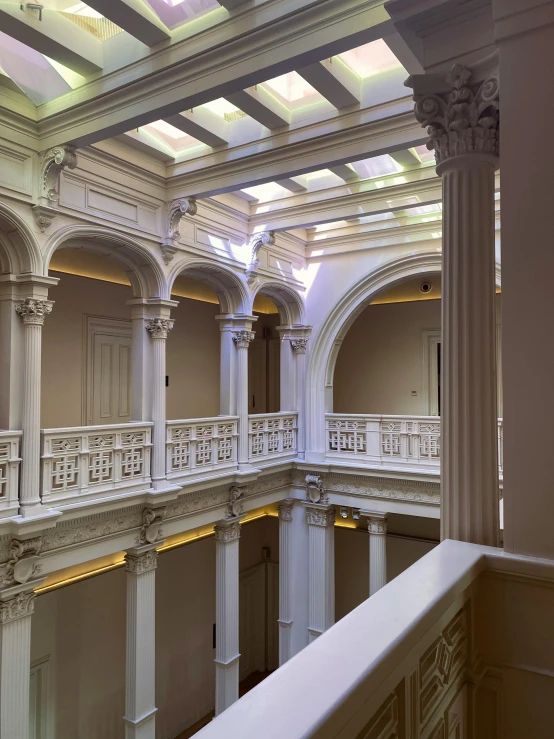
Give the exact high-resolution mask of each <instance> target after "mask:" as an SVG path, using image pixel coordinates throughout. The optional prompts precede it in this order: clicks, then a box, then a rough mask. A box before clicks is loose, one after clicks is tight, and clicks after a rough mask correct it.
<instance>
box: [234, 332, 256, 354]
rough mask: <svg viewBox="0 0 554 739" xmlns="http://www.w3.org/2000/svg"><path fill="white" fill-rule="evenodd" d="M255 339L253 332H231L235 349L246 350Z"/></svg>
mask: <svg viewBox="0 0 554 739" xmlns="http://www.w3.org/2000/svg"><path fill="white" fill-rule="evenodd" d="M255 338H256V334H255V333H254V331H248V330H247V329H244V328H243V329H239V330H238V331H233V341H234V342H235V346H236V347H237V349H248V347H249V346H250V344H251V343H252V342H253V341H254V339H255Z"/></svg>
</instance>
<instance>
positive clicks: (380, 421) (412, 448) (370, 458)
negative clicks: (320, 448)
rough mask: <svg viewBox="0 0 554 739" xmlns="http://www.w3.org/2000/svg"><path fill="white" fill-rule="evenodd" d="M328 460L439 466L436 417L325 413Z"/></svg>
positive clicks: (500, 429)
mask: <svg viewBox="0 0 554 739" xmlns="http://www.w3.org/2000/svg"><path fill="white" fill-rule="evenodd" d="M325 428H326V439H327V449H326V457H327V458H328V459H337V460H343V461H345V462H346V461H354V460H355V461H356V463H357V464H368V465H371V464H376V465H382V466H387V465H390V466H393V467H397V466H398V467H419V468H428V469H438V468H439V467H440V417H439V416H380V415H361V414H344V413H327V414H326V415H325ZM503 438H504V437H503V425H502V419H501V418H500V419H499V420H498V466H499V471H500V472H502V467H503Z"/></svg>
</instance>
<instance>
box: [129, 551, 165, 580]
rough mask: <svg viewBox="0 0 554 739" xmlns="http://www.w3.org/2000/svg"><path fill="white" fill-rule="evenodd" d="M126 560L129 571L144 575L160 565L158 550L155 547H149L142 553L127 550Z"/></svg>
mask: <svg viewBox="0 0 554 739" xmlns="http://www.w3.org/2000/svg"><path fill="white" fill-rule="evenodd" d="M125 562H126V568H125V569H126V570H127V572H131V573H133V574H134V575H144V573H145V572H150V570H155V569H156V567H157V566H158V552H157V551H156V550H155V549H148V550H147V551H146V552H141V553H140V554H135V553H131V552H127V554H126V555H125Z"/></svg>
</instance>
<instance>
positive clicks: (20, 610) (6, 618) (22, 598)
mask: <svg viewBox="0 0 554 739" xmlns="http://www.w3.org/2000/svg"><path fill="white" fill-rule="evenodd" d="M34 609H35V594H34V593H33V592H32V591H31V592H30V593H18V594H17V595H16V596H15V597H14V598H10V599H9V600H5V601H1V602H0V624H7V623H10V621H16V620H17V619H18V618H23V617H24V616H30V615H31V614H32V613H33V611H34Z"/></svg>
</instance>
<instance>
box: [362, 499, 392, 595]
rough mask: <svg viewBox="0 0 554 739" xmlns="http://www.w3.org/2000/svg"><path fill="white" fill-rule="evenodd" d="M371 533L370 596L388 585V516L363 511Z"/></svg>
mask: <svg viewBox="0 0 554 739" xmlns="http://www.w3.org/2000/svg"><path fill="white" fill-rule="evenodd" d="M361 515H362V516H363V517H364V518H366V519H367V530H368V533H369V595H370V596H371V595H373V594H374V593H376V592H377V591H378V590H381V588H382V587H383V586H384V585H386V584H387V515H386V513H372V512H369V511H361Z"/></svg>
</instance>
